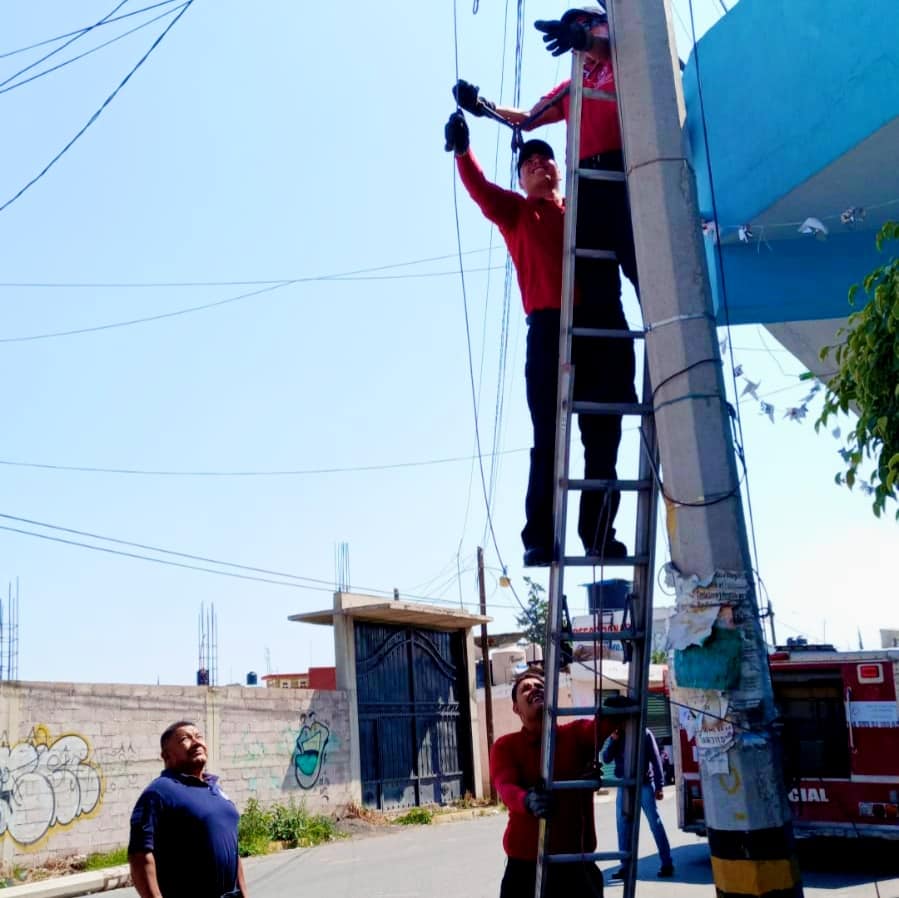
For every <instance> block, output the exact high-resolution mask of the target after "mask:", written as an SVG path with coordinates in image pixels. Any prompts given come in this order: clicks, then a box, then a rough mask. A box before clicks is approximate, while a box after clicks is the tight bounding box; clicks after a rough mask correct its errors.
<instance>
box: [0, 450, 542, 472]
mask: <svg viewBox="0 0 899 898" xmlns="http://www.w3.org/2000/svg"><path fill="white" fill-rule="evenodd" d="M528 451H529V450H528V449H527V447H524V448H521V449H505V450H503V454H504V455H512V454H513V453H521V452H528ZM473 459H475V460H476V459H477V455H456V456H449V457H447V458H431V459H424V460H422V461H407V462H392V463H388V464H383V465H355V466H350V467H343V468H303V469H295V470H289V469H288V470H268V471H246V470H244V471H187V470H183V471H163V470H152V469H147V468H101V467H88V466H84V465H58V464H45V463H41V462H27V461H12V460H10V459H0V466H5V467H10V468H37V469H38V470H47V471H71V472H76V473H82V474H127V475H136V476H142V477H306V476H311V475H317V474H349V473H356V472H360V471H392V470H397V469H401V468H423V467H429V466H431V465H445V464H451V463H452V462H460V461H471V460H473Z"/></svg>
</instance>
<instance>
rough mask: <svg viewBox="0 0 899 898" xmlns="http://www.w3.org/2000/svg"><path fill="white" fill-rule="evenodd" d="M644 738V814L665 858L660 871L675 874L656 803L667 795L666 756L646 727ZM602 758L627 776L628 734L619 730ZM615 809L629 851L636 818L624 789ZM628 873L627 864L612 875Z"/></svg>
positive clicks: (624, 848)
mask: <svg viewBox="0 0 899 898" xmlns="http://www.w3.org/2000/svg"><path fill="white" fill-rule="evenodd" d="M644 738H645V740H646V741H645V743H644V746H643V756H644V758H646V773H645V775H644V777H643V785H642V786H641V788H640V807H641V808H642V809H643V816H644V817H645V818H646V822H647V823H648V824H649V828H650V830H651V831H652V837H653V839H655V843H656V849H657V850H658V852H659V858H660V860H661V861H662V866H661V867H660V868H659V873H658V875H659V876H663V877H664V876H674V862H673V861H672V859H671V846H670V845H669V844H668V835H667V833H666V832H665V825H664V824H663V823H662V818H661V817H660V816H659V809H658V807H657V806H656V801H657V800H659V801H660V800H661V799H663V798H664V797H665V793H664V791H663V789H664V786H665V780H664V779H663V777H662V760H661V758H660V757H659V746H658V743H657V742H656V739H655V736H653V734H652V731H651V730H649V729H647V730H646V736H645V737H644ZM602 760H603V763H605V764H611V763H613V762H614V764H615V776H616V777H618V778H619V779H621V778H623V777H624V734H623V733H622V732H621V730H615V732H614V733H612V735H611V736H610V737H609V740H608V742H606V744H605V746H604V747H603V750H602ZM615 811H616V814H615V816H616V818H617V822H618V850H619V851H629V850H630V841H631V822H632V821H631V819H630V818H629V817H625V816H624V790H623V789H619V790H618V797H617V800H616V804H615ZM626 875H627V874H626V873H625V872H624V868H622V869H621V870H619V871H618V872H617V873H613V874H612V879H624V878H625V877H626Z"/></svg>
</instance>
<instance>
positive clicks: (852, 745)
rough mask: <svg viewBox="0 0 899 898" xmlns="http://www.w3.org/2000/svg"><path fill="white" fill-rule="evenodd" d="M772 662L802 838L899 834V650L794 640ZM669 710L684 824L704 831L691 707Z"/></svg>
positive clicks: (787, 774)
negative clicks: (690, 730)
mask: <svg viewBox="0 0 899 898" xmlns="http://www.w3.org/2000/svg"><path fill="white" fill-rule="evenodd" d="M769 659H770V668H771V678H772V681H773V685H774V699H775V703H776V705H777V708H778V711H779V713H780V723H781V724H782V731H781V732H782V743H783V765H784V780H785V782H786V785H787V790H788V798H789V800H790V806H791V807H792V809H793V827H794V832H795V834H796V836H797V837H810V836H841V837H847V836H848V837H853V836H854V837H877V838H887V839H899V816H897V805H899V649H883V650H878V651H858V652H838V651H836V650H835V649H834V648H833V647H832V646H827V645H804V644H791V645H789V646H786V647H778V649H777V651H775V652H773V653H772V654H771V655H769ZM685 715H686V716H685ZM671 716H672V720H673V726H674V731H675V739H674V762H675V771H676V782H677V789H678V793H677V795H678V823H679V824H680V827H681V829H684V830H686V831H688V832H694V833H699V834H704V833H705V820H704V812H703V801H702V787H701V785H700V781H699V764H698V759H697V749H696V744H695V741H694V739H690V738H688V733H687V727H686V726H685V723H687V722H689V711H688V710H686V709H684V710H683V711H682V710H681V709H679V708H678V707H677V706H676V705H673V704H672V715H671ZM694 738H695V733H694Z"/></svg>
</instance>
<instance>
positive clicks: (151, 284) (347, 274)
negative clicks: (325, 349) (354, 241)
mask: <svg viewBox="0 0 899 898" xmlns="http://www.w3.org/2000/svg"><path fill="white" fill-rule="evenodd" d="M490 249H491V247H485V248H483V249H469V250H465V252H464V253H463V255H465V256H472V255H475V254H477V253H485V252H489V251H490ZM458 255H459V254H458V253H457V252H455V253H446V254H445V255H442V256H429V257H427V258H423V259H411V260H409V261H407V262H390V263H388V264H386V265H374V266H370V267H368V268H354V269H352V270H350V271H338V272H334V273H332V274H315V275H303V276H300V277H289V278H265V279H262V278H257V279H256V280H247V281H2V282H0V287H17V288H18V287H40V288H51V289H53V288H66V289H75V288H79V289H80V288H91V289H104V288H116V289H126V288H127V289H140V288H157V287H266V286H272V285H275V284H300V283H303V282H304V281H327V280H350V279H351V277H352V276H353V275H357V274H370V273H373V272H378V271H390V270H392V269H394V268H411V267H412V266H413V265H424V264H426V263H428V262H444V261H446V260H447V259H457V258H458ZM456 273H457V269H455V268H454V269H452V270H450V271H445V272H443V271H441V272H436V273H432V276H437V275H444V274H452V275H454V274H456Z"/></svg>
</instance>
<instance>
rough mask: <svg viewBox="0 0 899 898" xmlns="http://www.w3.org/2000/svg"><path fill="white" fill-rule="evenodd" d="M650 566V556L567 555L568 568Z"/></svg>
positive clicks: (566, 563)
mask: <svg viewBox="0 0 899 898" xmlns="http://www.w3.org/2000/svg"><path fill="white" fill-rule="evenodd" d="M641 564H649V556H648V555H626V556H625V557H624V558H600V557H599V556H598V555H590V556H586V555H566V556H565V565H566V567H639V566H640V565H641Z"/></svg>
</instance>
